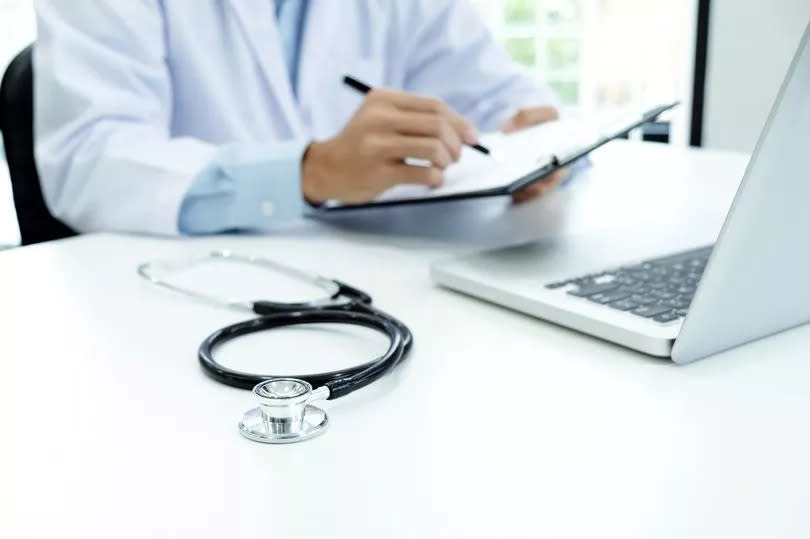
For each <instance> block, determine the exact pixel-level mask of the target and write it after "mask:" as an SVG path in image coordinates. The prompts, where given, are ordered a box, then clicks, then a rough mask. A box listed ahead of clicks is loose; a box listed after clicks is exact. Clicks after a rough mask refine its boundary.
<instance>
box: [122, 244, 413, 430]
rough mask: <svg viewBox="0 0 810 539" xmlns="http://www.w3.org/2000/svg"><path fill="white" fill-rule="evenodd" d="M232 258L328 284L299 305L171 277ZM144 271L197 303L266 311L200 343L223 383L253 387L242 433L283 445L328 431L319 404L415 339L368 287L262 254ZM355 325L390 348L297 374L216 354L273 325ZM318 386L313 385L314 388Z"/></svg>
mask: <svg viewBox="0 0 810 539" xmlns="http://www.w3.org/2000/svg"><path fill="white" fill-rule="evenodd" d="M215 260H220V261H230V262H238V263H242V264H250V265H254V266H258V267H261V268H264V269H267V270H270V271H275V272H278V273H280V274H282V275H285V276H287V277H289V278H292V279H296V280H299V281H302V282H306V283H309V284H312V285H315V286H316V287H318V288H320V289H322V290H323V291H324V292H326V295H325V296H324V297H322V298H320V299H316V300H313V301H306V302H298V303H279V302H274V301H267V300H257V301H237V300H227V299H221V298H218V297H216V296H211V295H207V294H204V293H201V292H198V291H195V290H191V289H188V288H183V287H180V286H178V285H175V284H172V283H170V282H169V281H168V280H167V279H166V275H167V274H168V273H171V272H175V271H181V270H185V269H190V268H192V267H193V266H195V265H199V264H202V263H205V262H208V261H215ZM138 274H139V275H140V276H141V277H143V278H145V279H147V280H148V281H150V282H151V283H153V284H155V285H158V286H161V287H163V288H166V289H169V290H171V291H173V292H177V293H180V294H183V295H185V296H186V297H189V298H193V299H195V300H198V301H202V302H205V303H209V304H212V305H217V306H221V307H228V308H230V309H235V310H239V311H242V312H249V313H252V314H257V315H259V316H258V318H252V319H250V320H245V321H243V322H238V323H236V324H232V325H230V326H227V327H224V328H222V329H218V330H217V331H215V332H214V333H212V334H211V335H209V336H208V337H207V338H206V339H205V340H204V341H203V342H202V344H200V347H199V349H198V352H197V357H198V359H199V362H200V365H201V366H202V368H203V370H204V371H205V373H206V374H208V375H209V376H210V377H211V378H213V379H214V380H216V381H217V382H221V383H223V384H226V385H229V386H232V387H238V388H241V389H251V388H252V389H253V395H254V397H255V398H256V400H257V402H258V406H257V407H256V408H253V409H251V410H249V411H248V412H246V413H245V414H244V416H243V417H242V420H241V421H240V422H239V432H241V433H242V435H244V436H245V437H246V438H249V439H250V440H254V441H256V442H263V443H271V444H281V443H291V442H300V441H303V440H308V439H310V438H313V437H315V436H317V435H318V434H321V433H323V432H324V431H325V429H326V427H327V425H328V424H329V417H328V416H327V414H326V412H325V411H324V410H323V409H321V408H318V407H317V406H314V405H313V404H312V403H313V402H315V401H318V400H324V399H337V398H339V397H343V396H345V395H348V394H349V393H351V392H352V391H355V390H357V389H360V388H361V387H364V386H366V385H368V384H371V383H372V382H374V381H375V380H377V379H378V378H380V377H381V376H383V375H384V374H385V373H387V372H388V371H390V370H391V369H393V368H394V367H396V366H397V365H398V364H399V362H400V361H402V360H403V359H404V358H405V356H406V355H407V354H408V351H409V350H410V348H411V345H412V344H413V337H412V335H411V332H410V330H409V329H408V328H407V326H405V324H403V323H402V322H400V321H399V320H397V319H396V318H394V317H392V316H390V315H388V314H386V313H384V312H382V311H380V310H378V309H376V308H374V307H373V306H372V304H371V297H370V296H369V295H368V294H366V293H365V292H363V291H361V290H359V289H357V288H354V287H351V286H348V285H346V284H344V283H341V282H340V281H337V280H334V279H328V278H326V277H321V276H319V275H311V274H309V273H306V272H303V271H300V270H298V269H295V268H291V267H289V266H286V265H284V264H280V263H278V262H274V261H272V260H268V259H265V258H260V257H253V256H243V255H237V254H234V253H232V252H230V251H213V252H211V253H208V254H207V255H204V256H202V257H197V258H190V259H185V260H182V261H172V262H147V263H145V264H141V265H140V266H139V267H138ZM324 323H328V324H350V325H355V326H362V327H366V328H369V329H373V330H376V331H379V332H380V333H383V334H384V335H386V336H387V337H388V349H387V350H386V351H385V353H383V354H382V355H381V356H379V357H377V358H375V359H373V360H371V361H369V362H367V363H363V364H361V365H357V366H355V367H351V368H347V369H343V370H338V371H332V372H324V373H319V374H308V375H297V376H273V375H269V374H253V373H246V372H240V371H236V370H233V369H229V368H227V367H225V366H224V365H222V364H220V363H219V362H218V361H217V360H216V357H215V355H214V352H215V351H216V350H217V348H218V347H220V346H221V345H223V344H225V343H226V342H229V341H232V340H234V339H236V338H238V337H242V336H244V335H249V334H252V333H256V332H259V331H266V330H271V329H274V328H280V327H287V326H294V325H301V324H324ZM313 388H314V389H313Z"/></svg>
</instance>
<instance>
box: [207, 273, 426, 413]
mask: <svg viewBox="0 0 810 539" xmlns="http://www.w3.org/2000/svg"><path fill="white" fill-rule="evenodd" d="M338 284H340V287H341V291H340V292H339V293H337V294H335V296H334V298H333V299H336V298H337V297H338V296H346V297H347V298H349V301H348V302H347V303H346V304H345V305H342V306H337V307H335V308H323V307H313V306H308V305H307V304H297V305H290V304H279V303H273V302H267V301H259V302H255V303H254V311H255V312H256V313H257V314H260V315H261V316H260V317H259V318H255V319H252V320H246V321H244V322H239V323H236V324H232V325H230V326H227V327H224V328H222V329H219V330H217V331H215V332H214V333H212V334H211V335H210V336H209V337H208V338H206V339H205V340H204V341H203V342H202V344H201V345H200V347H199V350H198V358H199V361H200V365H201V366H202V368H203V369H204V370H205V372H206V373H207V374H208V375H209V376H211V377H212V378H214V379H215V380H216V381H218V382H221V383H223V384H226V385H229V386H232V387H238V388H241V389H251V388H253V387H254V386H256V385H257V384H259V383H261V382H263V381H265V380H270V379H273V378H280V377H281V376H277V375H269V374H267V375H262V374H252V373H245V372H240V371H236V370H233V369H229V368H227V367H224V366H223V365H221V364H220V363H218V362H217V361H216V359H215V358H214V351H215V350H216V349H217V347H219V346H221V345H222V344H224V343H226V342H228V341H230V340H233V339H235V338H238V337H241V336H244V335H248V334H251V333H256V332H259V331H267V330H271V329H274V328H280V327H285V326H292V325H301V324H324V323H326V324H329V323H334V324H350V325H356V326H362V327H366V328H369V329H373V330H376V331H379V332H381V333H383V334H384V335H386V336H387V337H388V340H389V345H388V349H387V350H386V351H385V353H384V354H382V355H381V356H379V357H377V358H375V359H373V360H372V361H369V362H367V363H363V364H361V365H357V366H355V367H351V368H348V369H343V370H339V371H332V372H325V373H319V374H309V375H295V376H287V375H285V376H283V377H284V378H298V379H301V380H304V381H306V382H308V383H310V384H311V385H312V387H320V386H326V387H327V388H329V392H330V396H329V398H330V399H336V398H339V397H342V396H344V395H347V394H349V393H351V392H352V391H354V390H356V389H360V388H361V387H364V386H366V385H368V384H370V383H372V382H374V381H375V380H377V379H378V378H380V377H381V376H382V375H383V374H385V373H386V372H387V371H389V370H390V369H392V368H393V367H395V366H396V365H397V364H398V363H399V362H400V361H402V359H403V358H404V357H405V356H406V354H407V353H408V351H409V350H410V348H411V346H412V344H413V337H412V335H411V332H410V330H408V328H407V327H406V326H405V325H404V324H403V323H402V322H400V321H399V320H397V319H395V318H393V317H391V316H390V315H388V314H386V313H384V312H382V311H379V310H377V309H375V308H374V307H372V306H371V305H370V302H371V298H370V297H369V296H368V295H366V294H364V293H362V292H360V291H359V290H357V289H354V288H352V287H348V286H346V285H343V284H342V283H338ZM291 308H295V309H298V310H293V311H291V310H290V309H291Z"/></svg>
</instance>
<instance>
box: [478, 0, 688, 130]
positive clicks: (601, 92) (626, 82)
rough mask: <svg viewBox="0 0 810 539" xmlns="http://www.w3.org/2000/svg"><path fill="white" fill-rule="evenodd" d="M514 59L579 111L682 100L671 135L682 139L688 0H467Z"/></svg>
mask: <svg viewBox="0 0 810 539" xmlns="http://www.w3.org/2000/svg"><path fill="white" fill-rule="evenodd" d="M471 2H472V4H473V5H474V6H475V7H476V8H477V9H478V10H479V12H480V13H481V14H482V15H483V17H484V20H485V21H487V23H488V24H489V25H490V27H491V30H492V32H493V33H494V34H495V36H496V38H497V39H498V40H499V41H501V42H502V43H503V45H504V47H505V48H506V50H507V51H508V52H509V54H510V55H511V56H512V58H513V59H514V60H516V61H517V62H519V63H520V64H522V65H524V66H526V67H527V68H528V69H529V70H530V71H531V72H532V73H534V74H535V75H537V76H538V77H540V78H542V79H543V80H545V81H546V82H547V83H548V84H549V86H551V87H552V88H553V89H554V90H555V91H556V92H557V93H558V94H559V96H560V98H561V100H562V102H563V104H564V106H565V107H566V108H568V109H577V110H578V111H580V112H581V113H583V114H589V113H593V112H601V111H610V110H613V109H615V110H622V109H627V108H636V109H639V110H640V109H642V108H644V107H648V106H653V105H656V104H660V103H663V102H665V101H676V100H680V101H682V102H684V106H682V107H681V108H680V110H679V111H678V112H677V114H676V115H675V117H674V118H673V132H672V137H671V139H672V140H673V142H676V143H679V144H686V132H687V129H686V122H687V118H688V113H687V111H688V110H689V103H688V102H689V100H690V97H691V82H692V66H693V47H694V45H693V44H694V27H695V21H694V17H695V13H696V9H697V8H696V3H695V2H694V0H689V1H684V0H656V1H654V2H651V1H650V0H471Z"/></svg>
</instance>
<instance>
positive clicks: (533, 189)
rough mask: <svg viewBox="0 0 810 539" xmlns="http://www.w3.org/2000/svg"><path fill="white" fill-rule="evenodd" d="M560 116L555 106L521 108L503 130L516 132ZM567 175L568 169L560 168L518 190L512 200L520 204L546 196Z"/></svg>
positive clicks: (502, 127) (504, 131) (504, 125)
mask: <svg viewBox="0 0 810 539" xmlns="http://www.w3.org/2000/svg"><path fill="white" fill-rule="evenodd" d="M559 118H560V115H559V113H558V112H557V109H556V108H554V107H534V108H528V109H521V110H519V111H518V112H517V113H516V114H515V115H514V116H512V118H510V119H509V120H507V121H506V122H505V123H504V124H503V125H502V126H501V132H503V133H514V132H515V131H519V130H521V129H525V128H526V127H531V126H533V125H537V124H541V123H545V122H552V121H554V120H558V119H559ZM567 176H568V169H561V170H558V171H557V172H555V173H554V174H552V175H551V176H549V177H547V178H544V179H543V180H540V181H538V182H535V183H533V184H531V185H530V186H528V187H526V188H525V189H522V190H520V191H518V192H517V193H515V194H514V195H512V200H514V201H515V203H517V204H520V203H523V202H527V201H529V200H533V199H535V198H538V197H541V196H544V195H546V194H548V193H550V192H551V191H553V190H554V189H555V188H556V187H557V186H558V185H560V183H562V182H563V180H565V178H566V177H567Z"/></svg>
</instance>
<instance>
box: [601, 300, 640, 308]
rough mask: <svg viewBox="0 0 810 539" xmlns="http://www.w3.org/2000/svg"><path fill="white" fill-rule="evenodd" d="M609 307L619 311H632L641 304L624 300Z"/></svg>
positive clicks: (610, 304)
mask: <svg viewBox="0 0 810 539" xmlns="http://www.w3.org/2000/svg"><path fill="white" fill-rule="evenodd" d="M608 307H612V308H613V309H616V310H617V311H632V310H633V309H635V308H637V307H639V304H638V303H636V302H634V301H631V300H629V299H623V300H619V301H614V302H613V303H609V304H608Z"/></svg>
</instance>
